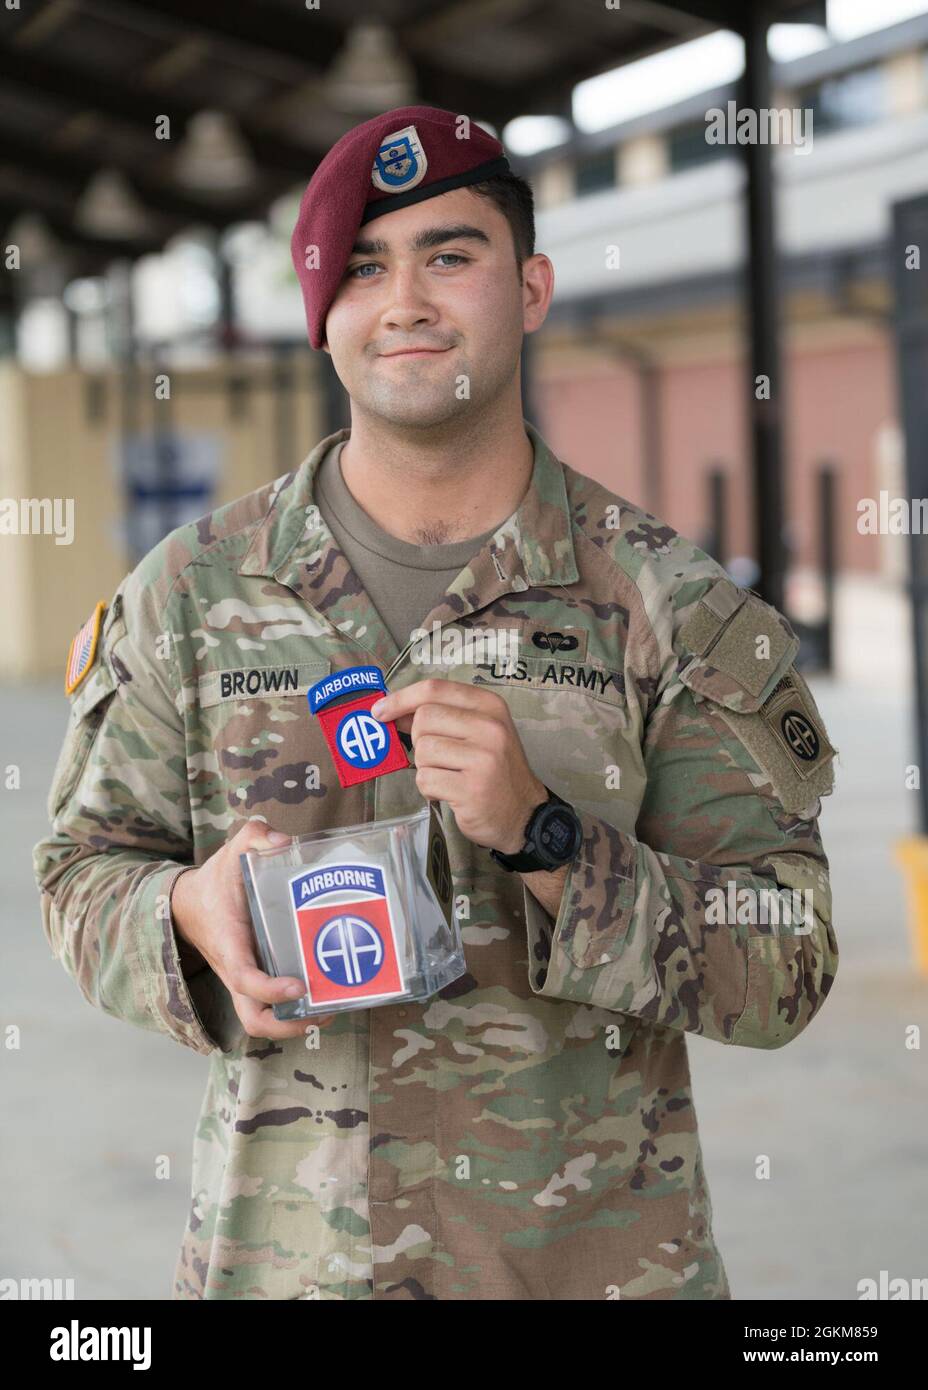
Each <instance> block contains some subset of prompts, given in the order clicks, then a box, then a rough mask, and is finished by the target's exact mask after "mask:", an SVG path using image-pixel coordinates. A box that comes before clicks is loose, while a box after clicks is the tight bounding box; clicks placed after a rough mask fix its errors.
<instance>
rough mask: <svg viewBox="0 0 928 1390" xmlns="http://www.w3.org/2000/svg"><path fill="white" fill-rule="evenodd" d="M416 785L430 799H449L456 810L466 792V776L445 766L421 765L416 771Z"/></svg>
mask: <svg viewBox="0 0 928 1390" xmlns="http://www.w3.org/2000/svg"><path fill="white" fill-rule="evenodd" d="M416 786H417V787H418V789H419V793H420V795H421V796H424V797H425V798H426V800H428V801H447V803H448V805H449V806H450V807H451V809H452V811H453V810H454V806H455V803H458V802H460V800H461V797H462V795H463V793H464V790H465V788H464V777H463V773H460V772H449V771H448V769H447V768H443V767H420V768H418V769H417V771H416Z"/></svg>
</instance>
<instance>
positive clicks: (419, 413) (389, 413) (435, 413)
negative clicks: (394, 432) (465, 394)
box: [370, 393, 473, 429]
mask: <svg viewBox="0 0 928 1390" xmlns="http://www.w3.org/2000/svg"><path fill="white" fill-rule="evenodd" d="M472 404H473V402H472V401H459V400H456V399H455V398H454V397H453V396H452V398H451V399H450V400H449V399H448V395H446V394H445V393H442V395H441V398H440V399H438V400H435V399H432V400H428V401H415V400H410V398H409V395H408V394H407V395H405V396H404V397H403V398H402V399H401V400H397V399H396V398H395V397H393V396H391V397H390V398H389V399H387V400H378V399H374V400H372V401H371V402H370V409H371V412H372V414H374V415H379V416H380V418H381V419H382V420H387V421H389V422H390V424H391V425H405V426H407V427H408V428H409V429H431V428H433V427H434V426H436V425H444V424H446V423H447V422H448V421H449V420H454V419H456V418H457V417H459V416H462V415H464V414H466V412H467V410H468V408H469V407H470V406H471V405H472Z"/></svg>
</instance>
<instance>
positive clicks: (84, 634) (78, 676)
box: [64, 599, 106, 695]
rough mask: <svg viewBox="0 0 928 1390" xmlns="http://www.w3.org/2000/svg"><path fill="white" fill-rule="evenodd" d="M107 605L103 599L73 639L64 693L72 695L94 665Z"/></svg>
mask: <svg viewBox="0 0 928 1390" xmlns="http://www.w3.org/2000/svg"><path fill="white" fill-rule="evenodd" d="M105 612H106V604H105V602H104V601H103V599H101V600H100V602H99V603H98V604H97V606H96V608H95V609H94V610H93V612H92V613H91V615H90V617H89V618H88V619H87V621H86V623H85V624H84V626H83V627H82V628H80V630H79V631H78V632H76V633H75V634H74V636H73V637H72V638H71V645H70V647H69V648H68V662H67V665H66V667H65V672H64V693H65V694H66V695H72V694H73V693H74V691H75V690H76V689H77V687H78V686H79V685H80V683H81V681H82V680H83V679H84V677H85V676H86V674H87V672H88V671H89V670H90V668H91V666H92V665H93V663H94V658H95V657H96V654H97V643H98V641H99V639H100V625H101V623H102V622H103V614H104V613H105Z"/></svg>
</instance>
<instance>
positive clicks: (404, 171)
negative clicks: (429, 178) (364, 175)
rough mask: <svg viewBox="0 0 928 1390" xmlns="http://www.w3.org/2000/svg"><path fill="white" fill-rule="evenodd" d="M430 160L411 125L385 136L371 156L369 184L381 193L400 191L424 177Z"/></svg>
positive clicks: (414, 184)
mask: <svg viewBox="0 0 928 1390" xmlns="http://www.w3.org/2000/svg"><path fill="white" fill-rule="evenodd" d="M428 167H429V162H428V160H427V159H426V157H425V150H424V149H423V148H422V142H421V140H420V139H419V135H418V132H417V130H416V127H415V126H414V125H407V126H404V127H403V129H402V130H395V131H394V132H393V134H392V135H388V136H387V137H386V139H385V140H384V142H383V144H382V145H381V146H380V149H379V150H378V151H377V153H376V155H375V156H374V167H373V169H372V170H371V183H372V184H373V185H374V187H375V188H379V189H380V191H381V193H403V192H405V190H406V189H407V188H415V186H416V184H418V183H421V182H422V180H423V179H424V178H425V171H426V169H427V168H428Z"/></svg>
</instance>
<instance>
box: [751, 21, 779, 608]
mask: <svg viewBox="0 0 928 1390" xmlns="http://www.w3.org/2000/svg"><path fill="white" fill-rule="evenodd" d="M744 23H745V28H744V41H745V68H744V78H743V82H742V93H743V97H742V103H741V104H742V105H743V106H744V107H745V108H747V109H749V110H752V111H756V112H760V111H762V110H769V109H770V105H771V100H772V98H771V84H770V59H769V57H768V55H767V28H768V24H769V16H768V14H767V13H766V12H765V7H764V6H762V5H750V6H748V7H747V8H746V12H745V19H744ZM742 148H743V150H744V152H745V164H746V171H747V199H746V203H747V206H746V210H747V230H748V282H747V290H748V306H747V309H748V322H749V331H750V343H751V376H750V382H749V383H748V386H749V394H748V401H749V405H750V427H751V441H752V471H753V478H754V499H753V501H754V541H755V547H756V553H757V563H758V566H759V568H760V576H759V579H758V582H757V587H758V590H759V592H760V593H761V594H762V596H763V597H764V598H765V599H766V601H767V602H768V603H771V604H773V606H774V607H775V608H779V609H780V610H782V608H783V592H784V578H785V571H786V553H785V547H784V543H783V516H784V511H785V498H784V481H783V459H782V433H781V431H782V420H783V373H782V370H781V362H780V332H779V320H778V312H777V299H778V283H777V279H778V277H777V257H776V237H775V229H774V208H773V159H772V148H771V146H770V145H769V144H767V143H763V142H761V141H759V140H758V141H755V142H754V143H753V144H747V145H744V146H742ZM758 377H767V378H769V380H770V399H769V400H763V399H761V400H758V399H757V398H756V395H755V392H756V382H757V379H758Z"/></svg>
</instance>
